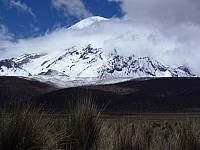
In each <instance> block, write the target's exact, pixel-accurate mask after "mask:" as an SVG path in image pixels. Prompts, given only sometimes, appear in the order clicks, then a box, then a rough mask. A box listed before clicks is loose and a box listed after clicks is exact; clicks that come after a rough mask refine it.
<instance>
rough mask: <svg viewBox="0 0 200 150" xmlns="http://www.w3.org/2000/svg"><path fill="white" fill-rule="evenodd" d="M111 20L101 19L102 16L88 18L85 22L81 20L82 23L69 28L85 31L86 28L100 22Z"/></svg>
mask: <svg viewBox="0 0 200 150" xmlns="http://www.w3.org/2000/svg"><path fill="white" fill-rule="evenodd" d="M106 20H109V19H107V18H104V17H100V16H92V17H89V18H86V19H84V20H81V21H80V22H78V23H76V24H75V25H73V26H71V27H69V28H68V29H83V28H86V27H88V26H90V25H92V24H94V23H97V22H100V21H106Z"/></svg>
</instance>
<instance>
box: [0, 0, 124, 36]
mask: <svg viewBox="0 0 200 150" xmlns="http://www.w3.org/2000/svg"><path fill="white" fill-rule="evenodd" d="M65 1H66V2H67V1H69V3H66V4H65ZM75 1H79V0H0V23H1V24H2V25H4V26H5V27H6V28H7V30H8V31H9V32H10V33H11V34H12V36H14V37H15V38H28V37H34V36H38V35H42V34H44V33H45V32H47V31H52V30H54V29H56V28H58V27H63V26H65V27H69V26H71V25H73V24H74V23H76V22H78V21H79V20H82V19H84V18H87V17H89V16H103V17H106V18H111V17H122V16H123V13H122V10H121V7H120V2H113V1H112V2H111V1H108V0H83V1H80V2H81V3H77V4H72V3H74V2H75ZM80 4H82V5H83V6H84V7H81V6H82V5H80ZM67 5H69V6H67ZM68 7H69V8H71V9H69V8H68ZM73 7H77V9H78V10H79V11H80V13H77V10H75V8H73ZM79 7H80V8H79ZM73 9H74V10H73Z"/></svg>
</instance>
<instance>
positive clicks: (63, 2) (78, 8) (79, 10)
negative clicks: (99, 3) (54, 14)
mask: <svg viewBox="0 0 200 150" xmlns="http://www.w3.org/2000/svg"><path fill="white" fill-rule="evenodd" d="M52 4H53V6H54V7H55V8H56V9H58V10H59V9H61V10H64V11H65V15H66V16H67V15H68V14H69V15H71V16H75V17H77V18H79V19H82V18H86V17H89V16H92V13H90V12H89V11H88V10H87V9H86V7H85V5H84V3H83V2H82V1H81V0H52Z"/></svg>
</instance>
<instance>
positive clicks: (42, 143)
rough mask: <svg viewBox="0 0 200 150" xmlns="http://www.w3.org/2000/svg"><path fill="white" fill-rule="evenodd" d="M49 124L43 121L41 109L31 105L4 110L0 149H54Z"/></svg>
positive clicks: (0, 131) (0, 129)
mask: <svg viewBox="0 0 200 150" xmlns="http://www.w3.org/2000/svg"><path fill="white" fill-rule="evenodd" d="M50 130H51V122H50V121H47V120H44V118H43V113H42V111H41V109H36V108H35V107H34V106H33V105H32V104H28V103H27V104H22V103H20V104H17V105H15V106H14V107H12V108H11V109H10V110H9V111H7V110H5V111H4V113H3V114H2V116H1V122H0V149H1V150H25V149H41V150H47V149H52V148H54V145H55V139H53V136H52V135H51V134H50Z"/></svg>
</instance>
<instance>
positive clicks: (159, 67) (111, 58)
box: [0, 45, 195, 78]
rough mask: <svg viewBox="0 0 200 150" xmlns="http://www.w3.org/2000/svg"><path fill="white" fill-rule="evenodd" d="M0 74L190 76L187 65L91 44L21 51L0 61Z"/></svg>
mask: <svg viewBox="0 0 200 150" xmlns="http://www.w3.org/2000/svg"><path fill="white" fill-rule="evenodd" d="M0 75H17V76H66V77H69V78H77V77H94V78H119V77H133V78H138V77H191V76H195V75H194V74H193V73H192V72H191V71H190V69H189V68H187V67H184V66H180V67H177V68H171V67H169V66H165V65H163V64H161V63H159V62H158V61H156V60H154V59H153V58H150V57H135V56H134V55H133V56H129V57H128V56H120V55H118V53H117V50H114V51H113V52H112V53H106V52H105V51H104V50H102V49H101V48H94V47H92V46H91V45H88V46H86V47H78V46H75V47H71V48H68V49H65V50H58V51H56V52H52V53H49V54H47V53H45V54H25V55H22V56H20V57H18V58H12V59H6V60H2V61H0Z"/></svg>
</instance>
